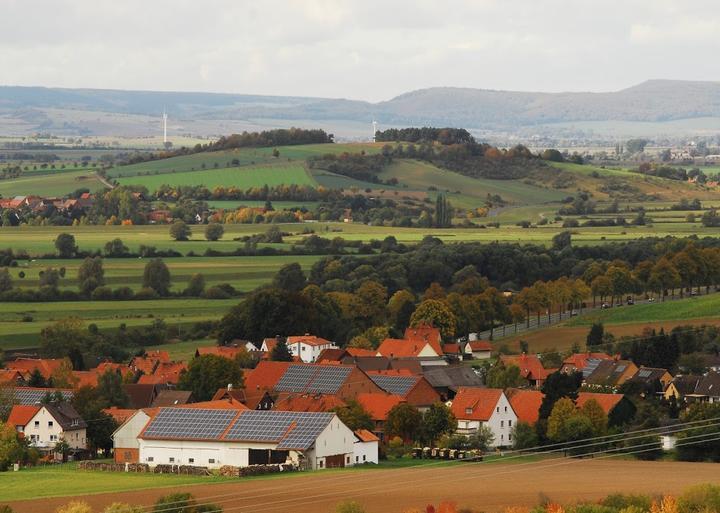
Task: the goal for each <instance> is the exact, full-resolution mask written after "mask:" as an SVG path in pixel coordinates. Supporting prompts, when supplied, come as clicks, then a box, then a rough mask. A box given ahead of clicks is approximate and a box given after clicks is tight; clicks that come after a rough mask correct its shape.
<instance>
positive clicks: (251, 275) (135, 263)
mask: <svg viewBox="0 0 720 513" xmlns="http://www.w3.org/2000/svg"><path fill="white" fill-rule="evenodd" d="M319 258H320V257H319V256H314V255H312V256H310V255H308V256H306V255H301V256H266V257H181V258H166V259H165V260H164V261H165V263H166V264H167V266H168V268H169V269H170V276H171V279H172V289H171V290H172V291H174V292H181V291H182V290H183V289H184V288H185V287H186V285H187V283H188V281H189V280H190V277H191V276H192V275H193V274H195V273H201V274H202V275H203V276H204V277H205V283H206V287H211V286H213V285H218V284H221V283H229V284H230V285H232V286H233V287H235V288H236V289H237V290H240V291H243V292H246V291H249V290H253V289H255V288H257V287H258V286H260V285H264V284H265V283H268V282H269V281H270V280H272V278H273V276H274V275H275V273H276V272H277V271H278V270H279V269H280V268H281V267H282V266H283V265H286V264H288V263H291V262H297V263H299V264H300V265H301V266H302V268H303V269H304V270H309V269H310V267H311V266H312V264H314V263H315V262H316V261H317V260H318V259H319ZM81 263H82V260H80V259H74V260H32V261H29V262H27V261H22V262H20V265H19V266H18V267H12V268H10V269H9V271H10V275H11V276H12V279H13V282H14V284H15V286H18V287H23V288H37V287H38V285H39V283H38V280H39V273H40V272H41V271H43V270H44V269H46V268H47V267H53V268H55V269H59V268H61V267H64V268H65V277H64V278H61V279H60V288H71V289H77V286H78V281H77V270H78V267H79V266H80V264H81ZM146 263H147V259H139V258H106V259H104V260H103V268H104V270H105V283H106V285H108V286H110V287H112V288H118V287H130V288H132V289H134V290H138V289H140V288H141V287H142V275H143V269H144V268H145V264H146ZM20 273H24V275H25V277H24V278H20Z"/></svg>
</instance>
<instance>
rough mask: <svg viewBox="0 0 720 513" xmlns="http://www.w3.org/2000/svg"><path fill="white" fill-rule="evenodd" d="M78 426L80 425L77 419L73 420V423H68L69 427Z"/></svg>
mask: <svg viewBox="0 0 720 513" xmlns="http://www.w3.org/2000/svg"><path fill="white" fill-rule="evenodd" d="M78 424H80V422H78V419H73V421H72V422H71V423H70V425H71V426H77V425H78Z"/></svg>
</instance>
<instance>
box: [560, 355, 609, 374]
mask: <svg viewBox="0 0 720 513" xmlns="http://www.w3.org/2000/svg"><path fill="white" fill-rule="evenodd" d="M590 359H594V360H612V359H613V357H612V356H610V355H609V354H605V353H576V354H572V355H570V356H568V357H567V358H565V359H564V360H563V365H572V366H573V367H575V368H576V369H577V370H582V369H584V368H585V367H586V366H587V361H588V360H590Z"/></svg>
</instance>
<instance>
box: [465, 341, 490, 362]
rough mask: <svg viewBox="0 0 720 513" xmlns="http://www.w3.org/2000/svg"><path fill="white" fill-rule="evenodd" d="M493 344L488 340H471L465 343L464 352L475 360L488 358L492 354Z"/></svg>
mask: <svg viewBox="0 0 720 513" xmlns="http://www.w3.org/2000/svg"><path fill="white" fill-rule="evenodd" d="M492 349H493V347H492V344H491V343H490V342H488V341H486V340H470V341H468V342H466V343H465V345H464V347H463V353H464V354H466V355H470V356H472V357H473V359H474V360H487V359H488V358H490V357H491V356H492Z"/></svg>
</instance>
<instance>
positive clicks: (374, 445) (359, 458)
mask: <svg viewBox="0 0 720 513" xmlns="http://www.w3.org/2000/svg"><path fill="white" fill-rule="evenodd" d="M378 453H379V444H378V442H360V441H356V442H355V444H354V446H353V463H354V464H355V465H363V464H366V463H374V464H375V465H377V464H378V463H379V456H378Z"/></svg>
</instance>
